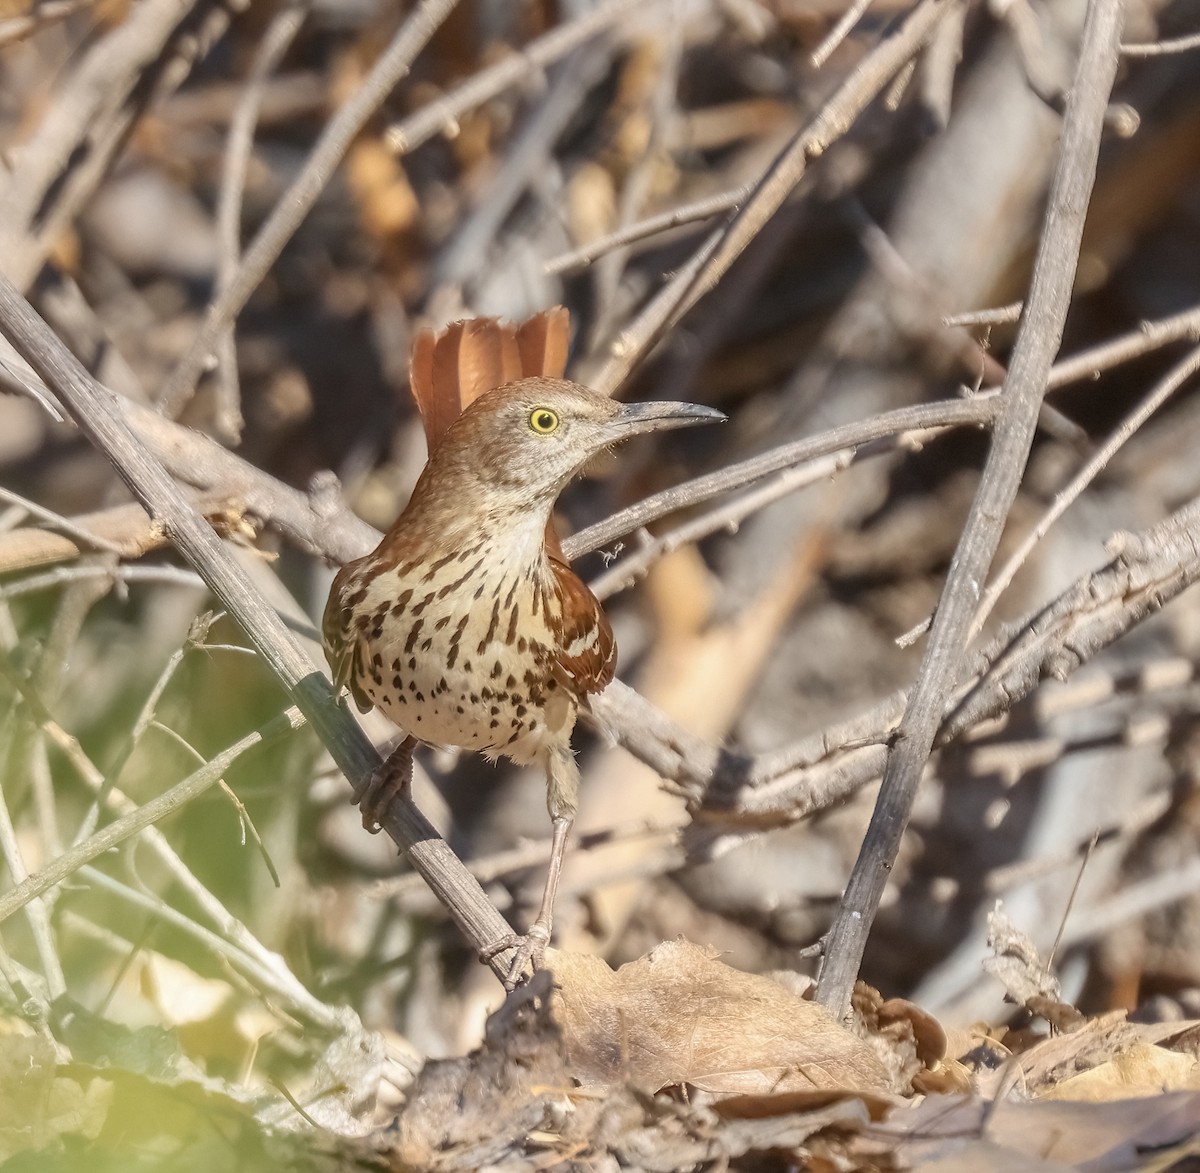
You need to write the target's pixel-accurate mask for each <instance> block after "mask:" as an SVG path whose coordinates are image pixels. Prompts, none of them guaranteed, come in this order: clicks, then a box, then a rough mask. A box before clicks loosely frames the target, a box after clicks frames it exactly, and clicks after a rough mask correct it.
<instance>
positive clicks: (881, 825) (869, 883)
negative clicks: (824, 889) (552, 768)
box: [817, 0, 1124, 1016]
mask: <svg viewBox="0 0 1200 1173" xmlns="http://www.w3.org/2000/svg"><path fill="white" fill-rule="evenodd" d="M1123 23H1124V8H1123V5H1122V3H1121V0H1092V2H1091V3H1089V5H1088V14H1087V18H1086V21H1085V24H1084V31H1083V36H1082V40H1081V46H1080V51H1079V63H1078V66H1077V68H1076V76H1075V83H1074V85H1073V86H1072V89H1071V93H1070V97H1069V99H1068V102H1067V111H1066V115H1065V117H1064V123H1063V133H1062V147H1061V154H1060V156H1059V162H1058V166H1057V167H1056V169H1055V174H1054V179H1053V181H1052V184H1051V191H1050V201H1049V207H1048V209H1047V212H1046V219H1045V226H1044V230H1043V232H1042V236H1041V240H1040V242H1039V247H1038V254H1037V259H1036V261H1035V264H1034V270H1033V276H1032V279H1031V282H1030V288H1029V295H1028V297H1027V298H1026V299H1025V305H1026V312H1025V314H1024V315H1023V317H1022V321H1021V327H1020V329H1019V331H1018V336H1017V341H1016V343H1015V345H1014V348H1013V355H1012V360H1011V362H1010V364H1009V370H1008V377H1007V378H1006V379H1005V383H1004V395H1003V401H1004V407H1003V409H1002V410H1001V413H1000V415H999V416H998V418H997V421H996V424H995V426H994V429H993V439H992V447H991V450H990V452H989V454H988V460H987V464H986V466H985V469H984V473H983V476H982V478H981V480H980V484H979V488H978V490H977V492H976V495H975V499H974V502H973V503H972V507H971V513H970V516H969V517H968V519H967V522H966V525H965V526H964V528H963V531H962V534H961V535H960V538H959V542H958V547H957V549H956V551H955V554H954V558H953V561H952V562H951V565H950V570H949V573H948V574H947V577H946V585H945V587H944V589H943V591H942V596H941V602H940V604H939V606H938V610H937V614H936V616H935V617H934V622H933V627H932V629H931V632H930V637H929V643H928V646H927V647H926V650H925V655H924V657H923V659H922V662H921V668H920V670H919V672H918V675H917V679H916V682H915V683H914V686H913V689H912V691H911V693H910V694H909V698H908V703H907V706H906V708H905V713H904V717H903V718H902V719H901V723H900V727H899V729H898V731H897V735H896V739H895V741H894V744H893V748H892V749H891V751H890V752H889V754H888V765H887V771H886V773H885V775H884V781H883V787H882V789H881V791H880V795H879V799H878V801H877V803H876V806H875V811H874V813H873V815H872V818H871V823H870V825H869V827H868V829H867V833H866V836H865V837H864V840H863V844H862V848H861V850H860V851H859V855H858V860H857V861H856V863H855V866H854V869H853V871H852V873H851V876H850V881H849V883H848V885H847V887H846V892H845V895H844V897H843V899H842V902H841V905H840V907H839V909H838V914H837V917H836V918H835V920H834V924H833V928H832V930H831V932H830V936H829V939H828V947H827V952H826V954H825V963H824V965H823V967H822V972H821V977H820V979H819V982H818V988H817V999H818V1001H820V1002H821V1004H822V1005H824V1006H826V1007H828V1008H829V1009H830V1010H832V1011H833V1012H834V1013H835V1014H837V1015H839V1016H840V1015H842V1014H844V1013H845V1012H846V1009H847V1007H848V1006H849V1004H850V992H851V989H852V988H853V985H854V981H855V979H856V977H857V975H858V968H859V965H860V963H861V961H862V956H863V951H864V949H865V947H866V941H867V936H868V935H869V933H870V930H871V925H872V923H873V922H874V919H875V913H876V911H877V910H878V908H879V901H880V898H881V897H882V895H883V890H884V888H885V886H886V884H887V878H888V875H889V873H890V872H891V869H892V865H893V864H894V862H895V859H896V855H897V853H898V851H899V847H900V839H901V836H902V835H903V832H904V828H905V826H906V825H907V822H908V816H909V812H910V811H911V810H912V804H913V801H914V799H915V797H916V791H917V785H918V783H919V782H920V778H921V772H922V770H923V769H924V766H925V762H926V760H927V759H928V757H929V753H930V751H931V749H932V748H933V743H934V739H935V737H936V736H937V732H938V728H939V726H940V724H941V720H942V714H943V712H944V711H945V704H946V700H947V698H948V696H949V694H950V691H951V689H952V688H953V686H954V681H955V678H956V676H957V673H958V670H959V669H958V661H959V654H960V650H961V649H962V648H963V647H964V646H965V641H966V635H967V632H968V630H969V627H970V623H971V619H972V617H973V616H974V613H975V608H976V605H977V601H978V597H979V584H980V583H981V582H982V581H983V578H984V576H985V575H986V573H987V568H988V566H989V564H990V563H991V560H992V557H993V556H994V554H995V550H996V546H997V543H998V542H999V540H1000V534H1001V531H1002V530H1003V526H1004V521H1005V518H1006V517H1007V516H1008V511H1009V509H1010V508H1011V506H1012V502H1013V500H1014V499H1015V497H1016V494H1017V489H1018V487H1019V485H1020V481H1021V476H1022V473H1023V471H1024V468H1025V463H1026V460H1027V459H1028V455H1029V448H1030V445H1031V443H1032V441H1033V436H1034V431H1035V429H1036V427H1037V419H1038V414H1039V411H1040V409H1041V404H1042V397H1043V395H1044V393H1045V386H1046V380H1047V378H1048V376H1049V373H1050V367H1051V365H1052V363H1053V361H1054V355H1055V352H1056V351H1057V349H1058V346H1059V344H1060V341H1061V338H1062V329H1063V324H1064V322H1065V320H1066V314H1067V306H1068V305H1069V303H1070V297H1071V288H1072V283H1073V280H1074V275H1075V268H1076V265H1077V263H1078V257H1079V245H1080V241H1081V239H1082V236H1083V221H1084V215H1085V213H1086V211H1087V206H1088V196H1089V194H1090V192H1091V189H1092V184H1093V182H1094V179H1095V172H1096V160H1097V157H1098V155H1099V149H1100V136H1101V133H1102V130H1103V126H1104V113H1105V110H1106V109H1107V106H1108V97H1109V93H1110V91H1111V89H1112V83H1113V79H1114V77H1115V76H1116V69H1117V62H1118V60H1119V53H1118V51H1117V50H1118V45H1119V43H1120V35H1121V28H1122V26H1123Z"/></svg>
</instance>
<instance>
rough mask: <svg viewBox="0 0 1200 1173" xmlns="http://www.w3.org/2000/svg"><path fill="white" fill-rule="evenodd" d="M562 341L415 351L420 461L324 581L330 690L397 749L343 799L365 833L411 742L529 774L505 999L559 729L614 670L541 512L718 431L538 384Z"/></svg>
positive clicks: (685, 416)
mask: <svg viewBox="0 0 1200 1173" xmlns="http://www.w3.org/2000/svg"><path fill="white" fill-rule="evenodd" d="M566 336H567V318H566V311H565V310H557V311H551V312H550V313H549V314H544V315H539V316H538V317H537V318H535V319H532V320H531V321H530V322H528V323H525V324H524V325H523V326H521V327H519V328H513V327H506V326H503V325H501V324H499V323H497V322H495V321H492V320H490V319H477V320H475V321H472V322H465V323H457V324H456V325H455V326H454V327H451V328H450V330H449V331H447V333H446V334H444V335H442V336H439V337H434V336H433V335H429V334H425V335H422V336H421V337H420V338H418V341H417V345H416V347H415V350H414V357H413V368H412V375H413V390H414V394H415V396H416V398H417V401H418V405H419V406H420V408H421V414H422V419H423V420H424V422H425V427H426V434H427V439H428V441H429V460H428V463H427V464H426V466H425V469H424V471H423V472H422V474H421V477H420V479H419V480H418V482H417V485H416V488H415V489H414V490H413V494H412V497H411V499H410V500H409V503H408V505H407V506H406V508H405V509H404V511H403V512H402V513H401V515H400V517H399V518H398V519H397V520H396V523H395V524H394V525H393V526H392V528H391V529H390V530H389V531H388V533H387V535H386V536H385V537H384V539H383V541H382V542H380V544H379V546H378V547H377V548H376V549H375V550H374V551H373V552H372V553H370V554H368V555H367V556H366V557H364V558H359V559H357V560H355V561H353V562H350V563H347V565H346V566H344V567H343V568H342V569H341V570H340V571H339V572H338V574H337V576H336V578H335V579H334V581H333V587H332V590H331V591H330V595H329V602H328V604H327V606H326V608H325V617H324V625H323V628H324V637H325V650H326V655H327V657H328V659H329V663H330V666H331V668H332V670H333V676H334V681H335V683H336V684H337V686H338V687H342V686H346V687H348V688H349V689H350V693H351V695H352V696H353V697H354V700H355V702H356V703H357V705H358V707H359V709H360V710H361V711H363V712H367V711H369V710H370V709H371V708H372V707H375V708H378V709H381V710H382V711H383V712H384V713H385V714H386V715H387V716H388V717H389V718H390V719H391V720H392V721H393V722H394V723H395V724H396V725H397V726H399V728H400V729H401V730H402V731H403V732H404V733H405V735H406V736H405V738H404V740H403V742H402V743H401V744H400V746H399V748H398V749H396V750H395V751H394V752H393V753H392V755H391V756H390V757H389V758H388V759H387V761H386V762H384V763H383V765H382V766H381V767H380V768H379V769H378V770H377V771H376V772H375V773H374V774H373V775H372V776H371V777H370V778H369V779H368V781H367V783H366V784H365V785H364V787H363V788H362V790H361V792H360V793H359V794H357V795H356V800H357V801H358V803H359V805H360V807H361V809H362V812H363V821H364V824H365V825H366V826H367V827H368V829H370V830H378V822H379V820H380V818H381V817H382V815H383V813H384V811H385V809H386V807H387V805H388V803H389V802H390V801H391V799H392V798H393V797H394V796H395V795H396V794H397V793H401V792H404V793H406V792H407V790H408V788H409V786H410V785H411V781H412V753H413V749H414V748H415V747H416V746H417V745H418V744H420V743H426V744H430V745H442V746H457V747H460V748H462V749H468V750H475V751H477V752H480V753H483V754H484V755H485V756H487V757H489V758H492V759H495V758H497V757H506V758H509V759H511V760H512V761H514V762H518V763H524V764H527V763H533V762H537V763H539V764H540V765H542V766H543V768H544V769H545V771H546V784H547V794H548V806H549V809H550V817H551V820H552V825H553V840H552V845H551V857H550V866H549V872H548V875H547V880H546V887H545V892H544V895H543V898H542V903H541V908H540V911H539V912H538V915H537V919H536V920H535V921H534V923H533V925H532V926H531V927H530V929H529V932H528V934H527V935H526V936H525V937H524V938H519V939H518V938H515V937H514V938H511V939H506V940H503V941H499V942H497V943H496V945H495V947H494V949H493V950H492V951H491V953H492V955H494V954H495V953H497V952H499V951H500V950H501V949H504V948H506V947H509V946H510V945H512V946H516V947H517V952H516V955H515V957H514V960H513V964H512V967H511V969H510V974H509V979H510V982H509V984H510V985H511V984H512V983H514V982H515V981H516V980H517V979H518V978H519V977H520V976H521V974H522V973H523V972H524V971H525V969H526V968H527V966H528V965H530V964H532V965H533V966H534V967H536V966H537V965H538V964H539V963H540V961H541V957H542V954H543V952H544V950H545V947H546V945H547V943H548V942H549V940H550V931H551V921H552V915H553V909H554V896H555V892H556V889H557V887H558V880H559V876H560V874H561V871H562V860H563V853H564V851H565V848H566V843H567V837H568V835H569V833H570V829H571V824H572V822H573V820H574V817H575V810H576V805H577V799H578V792H579V771H578V768H577V766H576V764H575V757H574V754H573V753H572V751H571V731H572V729H573V728H574V726H575V719H576V716H577V715H578V712H579V709H580V707H581V706H582V705H585V704H586V703H587V697H588V696H589V695H590V694H592V693H596V692H599V691H600V690H601V689H603V688H604V687H605V686H606V685H607V684H608V683H609V681H610V680H611V679H612V676H613V670H614V668H615V666H616V645H615V643H614V641H613V634H612V628H611V627H610V626H609V622H608V619H607V617H606V616H605V614H604V610H603V608H602V607H601V606H600V603H599V601H598V600H597V599H596V597H595V596H594V595H593V594H592V592H591V591H590V590H588V588H587V586H586V585H585V584H584V583H583V581H582V580H581V579H580V578H579V577H578V576H577V575H576V574H575V573H574V572H573V571H572V570H571V569H570V568H569V567H568V566H567V565H566V563H565V561H564V559H563V556H562V552H561V549H560V548H559V545H558V541H557V538H556V537H555V534H554V530H553V526H552V524H551V511H552V510H553V508H554V503H555V501H556V500H557V498H558V495H559V494H560V493H561V492H562V490H563V489H564V488H565V487H566V485H567V484H568V482H569V481H570V480H571V479H572V478H573V477H574V476H575V475H576V474H577V473H578V472H580V470H581V469H582V468H583V467H584V466H585V465H586V464H587V463H588V462H589V461H590V460H591V459H592V458H593V457H594V456H596V455H597V454H598V453H600V452H603V451H604V450H605V449H607V448H609V447H611V446H612V445H614V444H617V443H619V442H620V441H622V440H625V439H628V438H629V437H631V436H636V435H641V434H644V433H647V432H654V431H660V430H662V429H666V428H681V427H689V426H691V425H694V424H702V423H710V422H712V421H714V420H720V419H723V418H724V416H722V414H721V413H720V412H718V411H714V410H713V409H711V408H707V407H699V406H696V405H695V404H689V403H638V404H622V403H617V402H614V401H613V400H611V399H607V398H605V397H604V396H602V395H597V394H596V393H595V392H593V391H589V390H587V389H586V388H585V387H581V386H579V385H578V384H576V383H570V382H567V381H565V380H563V379H561V378H557V377H547V374H546V372H547V371H551V372H554V373H555V374H561V372H562V369H563V366H564V365H565V359H566Z"/></svg>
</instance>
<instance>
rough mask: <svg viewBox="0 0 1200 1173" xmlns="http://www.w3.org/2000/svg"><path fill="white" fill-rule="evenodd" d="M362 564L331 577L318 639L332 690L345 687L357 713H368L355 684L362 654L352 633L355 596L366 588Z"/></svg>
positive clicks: (355, 633)
mask: <svg viewBox="0 0 1200 1173" xmlns="http://www.w3.org/2000/svg"><path fill="white" fill-rule="evenodd" d="M364 562H365V559H357V560H355V561H353V562H347V563H346V565H345V566H343V567H342V568H341V570H339V571H338V572H337V574H336V575H334V578H333V585H332V586H331V587H330V589H329V599H328V601H327V602H326V604H325V613H324V614H323V615H322V617H321V638H322V642H323V644H324V645H325V659H326V660H327V661H328V662H329V670H330V672H331V673H332V674H333V685H334V688H335V689H337V690H338V691H340V690H341V689H343V688H347V687H348V688H349V689H350V694H351V696H353V697H354V703H355V704H356V705H357V706H358V709H359V712H362V713H367V712H370V710H371V708H372V707H373V706H372V703H371V700H370V698H369V697H367V695H366V694H365V693H364V692H363V691H362V687H361V686H360V685H359V683H358V676H359V675H360V669H359V668H358V667H356V659H357V658H358V657H360V656H361V655H362V646H361V645H362V640H361V637H360V633H359V632H358V631H356V630H355V627H356V625H355V605H356V603H357V602H361V598H358V599H356V597H355V596H356V594H357V593H358V592H360V591H363V590H365V587H366V583H365V582H364V578H363V563H364Z"/></svg>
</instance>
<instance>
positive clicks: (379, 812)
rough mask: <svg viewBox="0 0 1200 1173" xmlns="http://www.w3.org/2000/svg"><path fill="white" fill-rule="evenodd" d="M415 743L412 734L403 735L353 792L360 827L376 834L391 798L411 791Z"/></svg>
mask: <svg viewBox="0 0 1200 1173" xmlns="http://www.w3.org/2000/svg"><path fill="white" fill-rule="evenodd" d="M416 745H417V739H416V738H415V737H406V738H405V739H404V740H403V741H402V742H401V743H400V744H399V745H398V746H397V747H396V748H395V749H394V750H392V752H391V753H390V754H388V756H387V757H386V758H385V759H384V760H383V761H382V762H380V763H379V765H378V766H376V767H375V769H373V770H372V771H371V772H370V773H369V774H368V775H367V780H366V781H365V782H364V783H363V784H362V786H361V788H360V789H358V790H356V791H355V792H354V801H355V802H356V803H357V804H358V809H359V810H360V811H362V820H363V826H364V827H366V829H367V830H368V831H370V832H371V834H372V835H378V834H379V832H380V831H381V830H382V829H383V828H382V826H381V825H380V824H381V820H382V819H383V815H384V813H385V812H386V811H387V808H388V806H389V804H390V803H391V801H392V799H393V798H395V797H396V796H397V795H408V794H409V793H410V792H411V790H412V776H413V750H414V749H415V748H416Z"/></svg>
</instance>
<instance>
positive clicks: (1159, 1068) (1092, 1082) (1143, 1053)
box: [1041, 1043, 1200, 1103]
mask: <svg viewBox="0 0 1200 1173" xmlns="http://www.w3.org/2000/svg"><path fill="white" fill-rule="evenodd" d="M1181 1091H1200V1064H1198V1063H1197V1062H1196V1060H1195V1059H1194V1058H1193V1057H1192V1056H1191V1055H1181V1054H1179V1052H1177V1051H1167V1050H1164V1049H1163V1048H1162V1047H1156V1046H1153V1045H1152V1044H1150V1043H1138V1044H1137V1045H1136V1046H1133V1047H1131V1048H1130V1049H1129V1050H1128V1051H1124V1052H1123V1053H1122V1054H1120V1055H1118V1056H1116V1058H1114V1059H1110V1060H1109V1061H1108V1062H1107V1063H1101V1064H1100V1066H1098V1067H1093V1068H1092V1069H1091V1070H1090V1071H1084V1072H1081V1073H1080V1074H1079V1075H1073V1076H1071V1078H1069V1079H1064V1080H1063V1081H1062V1082H1061V1083H1059V1084H1057V1085H1055V1086H1054V1087H1052V1088H1049V1089H1048V1090H1047V1091H1046V1092H1045V1093H1043V1095H1042V1096H1041V1098H1042V1099H1043V1100H1088V1101H1092V1102H1097V1103H1103V1102H1106V1101H1109V1100H1127V1099H1131V1098H1133V1097H1135V1096H1154V1095H1158V1094H1159V1093H1160V1092H1181Z"/></svg>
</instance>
